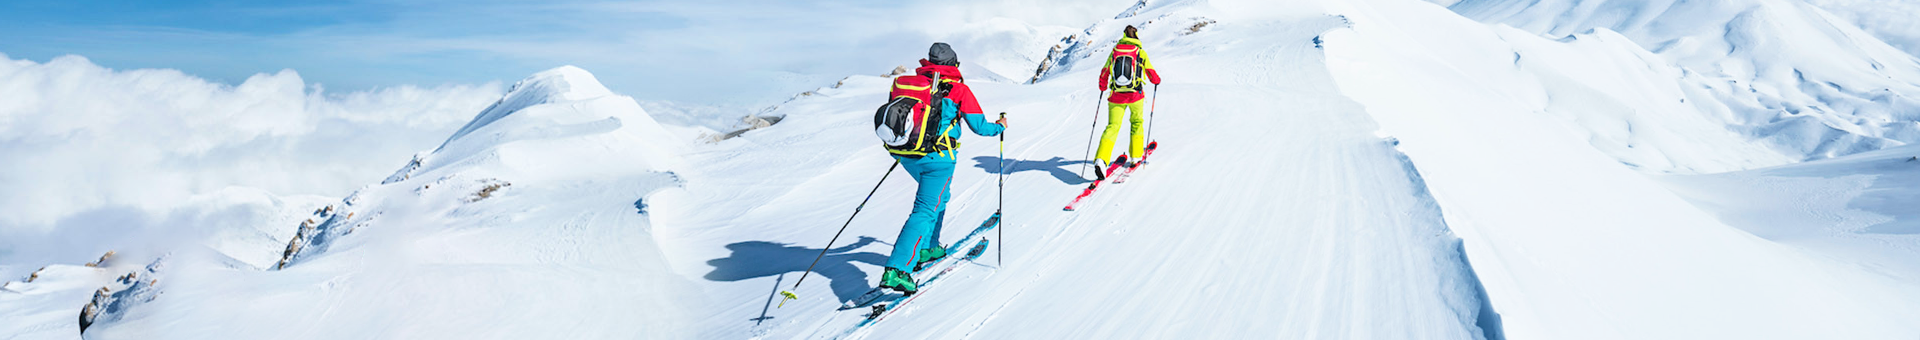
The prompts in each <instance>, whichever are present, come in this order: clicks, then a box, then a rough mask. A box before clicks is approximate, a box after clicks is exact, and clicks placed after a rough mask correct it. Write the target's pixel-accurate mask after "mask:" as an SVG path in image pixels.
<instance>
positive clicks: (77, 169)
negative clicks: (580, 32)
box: [0, 54, 503, 255]
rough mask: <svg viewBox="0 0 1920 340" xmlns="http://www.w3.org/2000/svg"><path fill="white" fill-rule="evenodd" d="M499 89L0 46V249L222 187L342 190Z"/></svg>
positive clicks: (167, 208)
mask: <svg viewBox="0 0 1920 340" xmlns="http://www.w3.org/2000/svg"><path fill="white" fill-rule="evenodd" d="M502 90H503V89H502V86H500V85H499V84H497V83H494V84H486V85H445V86H438V87H431V88H422V87H414V86H401V87H393V88H382V89H374V90H370V91H363V92H352V93H344V94H335V93H327V92H326V91H325V90H323V89H322V88H321V87H320V86H318V85H308V84H307V83H306V82H305V81H303V80H302V79H301V77H300V75H299V74H296V73H295V72H293V71H291V70H284V71H280V72H277V73H273V74H257V75H254V76H252V77H249V78H247V80H246V81H245V82H243V83H241V84H239V85H227V84H220V83H215V82H209V81H207V80H205V79H201V78H198V77H195V76H191V75H187V74H185V73H182V72H180V71H175V70H167V69H140V70H112V69H107V68H104V67H101V66H98V65H95V64H93V63H91V62H90V61H88V60H87V59H86V58H82V57H78V56H65V57H59V58H55V59H53V60H51V61H48V62H46V63H36V62H33V61H29V60H14V59H11V58H9V57H5V55H4V54H0V188H5V190H0V235H6V236H7V237H6V240H0V255H3V254H4V253H6V252H7V250H8V248H16V247H18V246H19V245H20V244H23V243H27V242H33V241H34V239H35V235H41V236H45V237H52V235H55V234H56V232H58V231H57V230H55V229H58V228H63V227H60V226H71V225H80V224H88V223H79V222H85V221H89V220H102V219H106V220H112V221H111V222H98V223H91V224H118V225H127V224H135V225H140V224H155V223H159V220H160V219H163V218H164V217H165V216H167V215H169V212H171V211H173V210H176V209H180V208H182V207H184V206H186V205H188V203H184V202H187V201H189V199H190V198H193V197H195V196H196V195H208V194H214V193H216V192H219V191H222V190H224V189H227V188H228V187H252V188H259V189H263V190H266V191H267V192H271V193H272V194H274V195H282V196H285V195H323V196H333V197H339V196H342V195H345V194H347V193H348V192H350V191H351V190H353V189H354V188H357V187H359V186H362V185H366V184H371V183H375V182H377V181H379V180H380V179H381V178H383V177H384V176H386V175H387V174H388V173H389V172H391V171H393V170H394V169H397V168H398V167H399V166H401V165H402V164H403V163H405V162H406V161H407V160H408V159H409V157H410V155H411V154H413V153H415V152H419V151H424V150H427V149H430V148H433V147H434V146H435V145H438V143H439V142H441V141H442V140H444V139H445V138H446V136H447V135H448V134H449V133H450V132H451V131H453V130H454V129H457V128H459V126H460V124H462V123H464V122H466V121H467V120H468V119H470V118H472V116H473V115H474V114H475V113H476V112H479V111H480V110H481V109H483V108H485V107H486V105H488V104H490V103H491V102H492V101H493V100H494V99H496V98H498V96H499V95H500V93H501V92H502ZM88 228H96V229H97V228H108V227H102V226H91V227H88ZM111 228H113V229H120V228H127V227H126V226H116V227H111Z"/></svg>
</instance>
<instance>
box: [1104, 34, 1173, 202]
mask: <svg viewBox="0 0 1920 340" xmlns="http://www.w3.org/2000/svg"><path fill="white" fill-rule="evenodd" d="M1138 32H1139V31H1138V29H1136V28H1134V27H1133V26H1127V28H1126V30H1125V32H1124V34H1125V36H1124V37H1122V38H1120V41H1119V42H1118V43H1115V44H1114V45H1113V52H1112V53H1111V54H1109V55H1108V56H1107V63H1106V66H1105V67H1102V68H1101V69H1100V89H1101V90H1102V91H1112V94H1111V95H1109V96H1107V129H1106V132H1105V133H1103V134H1101V137H1100V148H1099V149H1098V150H1099V151H1097V152H1095V153H1094V159H1093V160H1094V161H1096V162H1102V161H1107V159H1108V158H1107V157H1109V156H1111V155H1112V154H1113V142H1114V139H1117V138H1119V137H1120V122H1121V119H1123V118H1129V115H1128V113H1129V112H1131V113H1132V115H1131V116H1130V117H1131V118H1130V119H1128V121H1129V122H1131V123H1132V124H1131V125H1132V126H1131V127H1132V129H1130V131H1129V132H1130V133H1131V136H1132V138H1129V140H1128V142H1129V143H1128V150H1129V151H1131V153H1129V155H1133V156H1135V157H1138V156H1140V155H1141V154H1142V153H1144V149H1145V147H1146V144H1147V143H1146V135H1145V134H1144V133H1143V130H1144V128H1145V126H1146V119H1145V117H1143V116H1144V115H1143V112H1142V111H1144V110H1143V109H1144V108H1143V105H1142V104H1143V103H1145V102H1146V98H1147V96H1146V93H1145V89H1146V85H1145V84H1144V82H1141V81H1140V80H1142V79H1140V78H1141V77H1142V76H1145V78H1146V79H1145V80H1147V81H1150V82H1152V83H1153V84H1154V85H1159V84H1160V73H1159V71H1157V70H1154V68H1153V61H1152V59H1149V58H1147V50H1146V48H1144V47H1141V46H1140V36H1139V33H1138ZM1094 174H1095V175H1097V176H1103V177H1104V176H1105V174H1102V173H1100V172H1099V171H1095V172H1094Z"/></svg>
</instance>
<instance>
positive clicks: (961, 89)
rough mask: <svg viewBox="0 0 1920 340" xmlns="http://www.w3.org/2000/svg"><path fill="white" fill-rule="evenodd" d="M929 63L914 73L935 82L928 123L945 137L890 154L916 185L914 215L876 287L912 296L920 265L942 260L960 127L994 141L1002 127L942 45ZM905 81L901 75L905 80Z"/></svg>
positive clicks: (935, 47)
mask: <svg viewBox="0 0 1920 340" xmlns="http://www.w3.org/2000/svg"><path fill="white" fill-rule="evenodd" d="M927 57H928V58H927V59H922V60H920V65H921V66H920V68H918V69H915V70H914V75H912V76H918V77H929V78H931V77H935V76H936V75H937V76H938V77H939V79H937V80H935V81H933V82H932V83H933V84H934V86H935V88H934V91H939V92H938V93H935V94H934V95H933V96H932V97H934V98H941V99H937V100H935V103H934V104H935V105H933V107H934V109H933V111H934V112H928V113H927V117H926V119H930V120H935V121H937V122H938V123H937V125H934V126H933V128H934V129H936V130H935V131H939V132H940V136H941V137H944V138H943V139H942V140H941V141H939V143H938V144H936V146H935V147H934V148H933V150H930V151H929V152H901V151H897V150H894V149H891V148H890V149H888V152H889V153H892V154H893V158H894V160H897V161H899V162H900V165H901V166H902V167H905V168H906V169H907V173H908V174H910V175H913V179H914V181H916V182H919V187H918V189H916V191H915V193H914V200H913V213H911V214H909V215H908V216H907V222H906V224H905V225H903V226H902V227H901V230H900V236H899V237H898V238H896V239H895V240H894V243H893V254H892V255H891V256H888V257H887V263H886V266H887V269H886V272H885V273H884V274H882V275H881V276H880V285H879V286H880V287H881V288H888V289H893V290H897V291H900V292H904V293H908V294H912V293H913V292H914V291H917V290H918V284H916V283H915V282H914V280H913V277H912V275H911V273H912V272H914V271H916V270H918V269H919V268H918V267H919V266H920V265H921V264H924V263H928V262H932V261H934V260H938V259H940V258H942V257H946V255H947V254H946V248H945V247H944V246H942V245H941V244H940V228H941V226H942V225H943V224H944V223H943V222H944V221H945V216H946V210H947V209H946V205H947V199H948V198H950V197H951V195H950V194H951V193H950V192H949V190H948V189H949V186H950V185H951V184H952V181H953V169H954V163H956V162H957V160H958V157H959V156H958V150H955V149H957V148H959V147H960V143H959V142H958V140H959V139H960V129H959V126H958V125H959V124H960V122H962V121H964V122H966V125H967V127H968V128H969V129H970V130H973V133H975V134H979V135H982V136H997V135H999V134H1000V132H1001V131H1003V130H1005V128H1006V125H1005V124H1006V119H1005V118H1001V120H1000V121H997V122H987V121H986V115H985V113H983V112H981V110H980V104H979V102H977V100H976V99H975V98H974V96H973V89H972V88H969V87H967V85H966V82H965V79H964V78H962V76H961V75H960V68H959V65H960V59H959V57H958V55H956V54H954V53H953V49H952V48H950V47H948V46H947V44H946V43H934V44H933V47H932V48H930V49H929V50H928V52H927ZM903 77H905V76H903Z"/></svg>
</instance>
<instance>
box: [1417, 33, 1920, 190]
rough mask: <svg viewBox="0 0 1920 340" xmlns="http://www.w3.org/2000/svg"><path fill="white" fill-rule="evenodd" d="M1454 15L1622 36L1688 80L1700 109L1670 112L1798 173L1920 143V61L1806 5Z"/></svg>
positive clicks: (1685, 84)
mask: <svg viewBox="0 0 1920 340" xmlns="http://www.w3.org/2000/svg"><path fill="white" fill-rule="evenodd" d="M1449 8H1451V9H1453V10H1454V11H1456V12H1459V13H1461V14H1462V15H1464V16H1467V17H1469V18H1474V19H1477V20H1480V21H1484V22H1489V23H1499V24H1505V25H1511V26H1513V27H1516V28H1519V29H1521V30H1524V31H1527V32H1532V33H1535V34H1541V35H1545V36H1549V37H1555V38H1559V37H1574V39H1585V38H1586V36H1588V35H1601V36H1605V35H1607V34H1608V33H1587V32H1589V31H1613V32H1619V33H1620V34H1621V35H1623V36H1625V37H1627V38H1628V39H1631V40H1632V41H1633V42H1635V43H1637V44H1639V45H1640V46H1641V47H1643V48H1646V49H1648V50H1650V51H1653V52H1655V53H1656V54H1658V55H1659V56H1660V58H1659V59H1665V61H1666V63H1670V64H1671V65H1672V66H1673V67H1675V68H1677V69H1678V70H1680V71H1681V74H1680V77H1679V78H1680V80H1679V82H1678V84H1677V85H1679V87H1681V88H1682V89H1685V91H1686V92H1685V97H1686V99H1687V104H1689V106H1693V107H1691V108H1683V109H1680V110H1666V111H1663V112H1684V113H1688V114H1693V115H1698V116H1701V117H1702V118H1706V119H1709V120H1711V121H1712V122H1714V123H1718V124H1723V125H1725V126H1726V127H1727V128H1728V129H1730V130H1731V131H1735V132H1738V133H1740V134H1741V135H1744V136H1745V137H1746V138H1749V139H1752V140H1757V141H1762V142H1765V143H1766V144H1767V145H1769V146H1771V147H1772V148H1773V149H1774V150H1775V151H1778V152H1779V153H1781V154H1784V155H1786V156H1788V157H1789V159H1791V160H1793V161H1803V160H1813V159H1822V158H1830V157H1836V156H1842V155H1848V154H1853V153H1859V152H1865V151H1872V150H1877V149H1881V148H1886V147H1891V146H1897V145H1903V144H1907V143H1913V142H1916V141H1920V116H1915V115H1913V114H1912V113H1913V112H1920V101H1916V100H1915V98H1920V82H1916V81H1915V80H1914V79H1920V59H1916V58H1915V57H1914V56H1913V55H1911V54H1907V53H1905V52H1903V51H1901V50H1899V49H1897V48H1894V47H1893V46H1890V45H1888V44H1887V43H1886V42H1883V41H1881V40H1879V39H1876V38H1874V37H1873V36H1872V35H1871V34H1868V33H1867V32H1865V31H1862V30H1861V29H1860V28H1859V27H1857V26H1855V25H1853V24H1851V23H1848V22H1845V21H1841V20H1840V19H1838V18H1837V17H1835V16H1833V15H1830V14H1827V12H1826V11H1824V10H1821V9H1820V8H1818V7H1814V6H1813V5H1809V4H1807V3H1804V2H1800V1H1793V0H1736V1H1516V0H1468V1H1461V2H1459V3H1456V4H1453V5H1452V6H1450V7H1449ZM1650 99H1651V98H1650ZM1663 99H1664V98H1663ZM1780 164H1785V162H1773V163H1770V164H1764V165H1780ZM1722 171H1723V170H1722Z"/></svg>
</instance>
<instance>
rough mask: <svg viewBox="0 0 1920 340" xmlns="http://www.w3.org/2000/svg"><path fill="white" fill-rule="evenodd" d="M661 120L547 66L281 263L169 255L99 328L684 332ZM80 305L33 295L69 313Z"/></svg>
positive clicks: (318, 226)
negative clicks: (668, 237) (665, 208)
mask: <svg viewBox="0 0 1920 340" xmlns="http://www.w3.org/2000/svg"><path fill="white" fill-rule="evenodd" d="M663 131H664V130H662V129H661V128H660V127H659V126H658V125H657V124H656V123H655V122H653V120H652V119H651V118H649V117H647V115H646V113H645V112H644V111H642V110H641V109H640V108H639V106H638V105H637V104H636V103H635V102H634V101H633V100H632V99H631V98H628V97H625V96H619V95H614V94H612V93H611V92H609V91H607V90H606V88H605V87H602V86H601V85H600V84H599V83H598V82H597V81H596V80H595V79H594V78H593V76H592V75H591V74H588V73H587V72H586V71H584V70H580V69H578V68H573V67H563V68H558V69H554V70H551V71H547V72H542V73H540V74H536V75H534V76H533V77H530V78H528V79H527V80H524V81H522V82H520V83H519V84H516V85H515V86H514V88H513V90H512V91H510V92H509V93H508V94H507V95H506V96H505V97H504V98H502V99H501V100H500V101H498V102H496V103H495V104H494V105H493V106H492V107H491V108H489V109H488V110H485V111H483V112H482V113H480V114H479V115H478V116H477V117H475V118H474V120H473V121H472V122H471V123H469V124H467V126H466V127H465V128H462V129H460V131H459V132H457V133H455V134H454V135H453V137H451V138H448V140H447V142H446V143H445V144H443V145H442V146H441V147H440V148H438V149H437V150H434V151H433V152H429V153H423V154H421V155H420V156H417V157H416V158H415V160H414V161H413V162H410V163H408V164H407V166H405V167H403V168H402V169H401V170H400V171H399V172H398V173H396V174H394V175H393V177H392V178H390V179H389V180H388V181H386V182H385V183H381V184H378V185H373V186H369V187H366V188H363V189H361V190H359V191H358V192H356V193H355V194H354V195H352V196H350V197H349V198H347V199H346V200H344V201H342V202H340V203H338V204H334V205H332V206H329V207H328V208H327V209H325V210H323V212H324V213H322V215H325V216H327V217H329V218H328V219H326V220H324V221H310V222H306V223H303V224H301V225H300V226H301V227H304V228H299V229H298V230H300V232H301V235H300V236H299V237H297V238H296V241H295V245H294V246H288V247H289V248H290V249H288V255H289V256H291V261H288V262H286V265H285V267H284V268H281V269H279V270H274V271H262V268H257V267H250V266H237V265H233V264H232V263H231V262H225V261H221V260H219V259H217V258H208V257H207V256H197V255H204V254H203V253H191V254H187V255H190V256H175V257H170V258H169V259H168V260H167V262H169V264H168V265H166V266H165V267H164V268H165V269H163V270H161V271H160V272H161V273H163V274H165V277H166V279H165V280H161V281H157V282H153V283H152V284H153V287H154V288H153V289H156V290H157V292H158V295H159V296H162V297H163V298H158V299H152V300H151V301H146V302H144V303H141V304H137V305H133V306H131V307H129V308H117V309H109V310H107V313H108V314H106V315H104V316H102V317H101V320H111V322H105V321H103V322H101V323H97V324H94V325H93V326H92V327H91V328H88V329H87V330H86V334H87V335H88V336H89V337H94V338H149V337H153V336H162V337H182V338H206V337H216V338H322V339H337V338H385V337H402V338H404V337H420V336H430V337H502V338H549V337H587V338H625V337H636V336H637V337H651V338H672V337H679V336H682V335H684V334H686V333H687V332H688V331H689V329H688V328H687V327H686V326H685V325H686V324H685V323H684V322H679V321H675V320H685V319H684V318H685V317H686V316H687V315H688V313H687V311H689V310H698V308H697V307H698V305H696V304H691V303H688V300H687V299H688V298H689V295H688V294H685V292H686V291H687V289H688V288H689V287H691V285H690V284H689V283H688V281H686V280H684V279H681V278H679V277H676V276H674V275H672V273H671V272H670V271H669V270H667V268H666V266H665V262H664V261H663V259H662V255H661V253H660V252H659V250H658V249H659V248H658V247H657V246H656V245H655V242H654V238H653V237H652V236H651V232H652V231H651V230H650V229H651V228H652V227H651V225H650V223H649V222H648V215H647V214H648V210H647V202H646V201H644V197H646V195H647V194H649V193H651V192H653V191H656V190H659V189H662V188H669V187H673V186H675V185H677V183H678V180H677V179H676V178H675V175H674V174H673V173H672V172H671V171H672V170H673V169H675V168H676V167H678V166H680V164H681V163H680V161H679V157H680V156H679V154H680V153H681V152H682V151H681V148H682V146H680V145H681V141H680V139H679V138H675V137H672V136H671V135H668V134H665V133H664V132H663ZM281 227H282V228H292V227H295V226H294V225H291V224H289V225H282V226H281ZM283 246H285V245H283ZM277 248H278V247H275V248H268V249H277ZM55 274H58V272H56V273H55ZM76 275H78V274H76ZM108 275H112V274H108ZM54 276H59V275H54ZM62 282H64V281H62ZM48 284H52V283H48ZM96 284H97V283H96ZM13 285H20V283H15V284H13ZM40 285H42V284H41V283H38V282H35V283H26V284H25V285H24V286H21V287H14V286H10V288H9V290H13V291H22V292H28V293H29V294H28V295H33V294H30V293H31V292H33V291H36V290H38V288H36V287H39V286H40ZM94 287H99V286H98V285H95V286H94ZM130 289H133V290H140V289H141V288H140V287H133V288H130ZM85 303H86V301H85V300H84V299H82V300H81V301H68V302H67V303H59V304H49V305H44V306H35V307H40V308H49V307H50V308H52V309H53V311H55V312H56V313H54V314H63V313H57V312H59V311H65V313H64V314H65V315H68V316H69V317H68V318H66V319H65V321H66V322H71V320H72V319H71V316H72V315H77V314H78V309H79V308H80V307H82V305H84V304H85ZM476 311H483V312H476ZM633 320H648V321H647V322H633ZM56 325H59V324H40V323H35V324H30V325H27V326H26V327H28V328H32V329H45V328H50V327H54V326H56ZM69 329H71V328H69ZM68 334H77V333H68ZM43 335H44V334H43ZM463 335H464V336H463Z"/></svg>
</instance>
